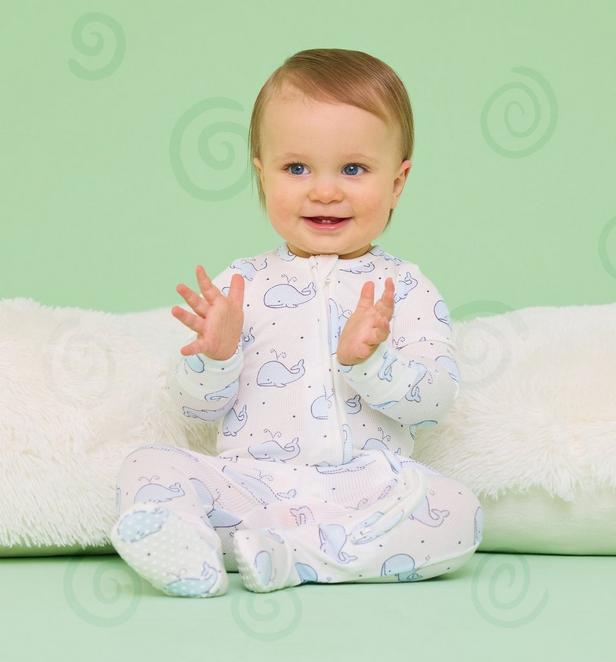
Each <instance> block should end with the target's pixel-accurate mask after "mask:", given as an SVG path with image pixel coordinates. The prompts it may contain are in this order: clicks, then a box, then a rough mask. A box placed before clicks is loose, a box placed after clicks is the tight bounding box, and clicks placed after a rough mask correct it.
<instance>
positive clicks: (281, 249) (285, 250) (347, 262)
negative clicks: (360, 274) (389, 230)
mask: <svg viewBox="0 0 616 662" xmlns="http://www.w3.org/2000/svg"><path fill="white" fill-rule="evenodd" d="M276 253H277V254H278V257H280V258H281V259H283V260H285V261H287V262H289V261H291V260H297V261H298V262H297V264H308V263H315V262H318V263H321V264H332V266H333V265H334V264H336V263H339V264H338V266H341V265H344V266H348V267H352V266H354V265H356V264H361V263H364V262H366V261H369V260H373V259H374V258H375V257H376V256H377V255H382V254H383V253H384V251H383V249H382V248H381V247H380V246H378V245H377V244H373V246H372V248H371V249H370V250H368V251H366V252H365V253H364V254H363V255H359V256H358V257H352V258H349V259H340V257H339V256H338V255H336V254H334V253H325V254H319V255H311V256H309V257H300V256H299V255H295V253H293V252H292V251H291V250H289V247H288V245H287V242H286V241H283V242H282V243H281V244H280V245H279V246H278V248H277V249H276Z"/></svg>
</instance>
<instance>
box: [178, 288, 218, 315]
mask: <svg viewBox="0 0 616 662" xmlns="http://www.w3.org/2000/svg"><path fill="white" fill-rule="evenodd" d="M175 291H176V292H177V293H178V294H179V295H180V296H182V297H183V298H184V300H185V301H186V303H187V304H188V305H189V306H190V307H191V308H192V309H193V310H194V311H195V312H196V313H198V314H199V315H201V317H205V314H206V313H207V310H208V308H209V307H210V306H209V304H208V302H207V301H206V300H205V299H204V298H203V297H200V296H199V295H198V294H197V293H196V292H193V290H191V289H190V287H186V285H184V284H183V283H180V284H179V285H178V286H177V287H176V288H175Z"/></svg>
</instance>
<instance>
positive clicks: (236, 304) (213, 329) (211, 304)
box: [171, 265, 244, 360]
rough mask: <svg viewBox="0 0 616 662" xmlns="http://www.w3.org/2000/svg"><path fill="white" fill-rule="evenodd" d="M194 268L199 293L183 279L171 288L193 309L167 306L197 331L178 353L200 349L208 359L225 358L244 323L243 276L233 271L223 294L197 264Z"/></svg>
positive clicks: (240, 332) (230, 352)
mask: <svg viewBox="0 0 616 662" xmlns="http://www.w3.org/2000/svg"><path fill="white" fill-rule="evenodd" d="M196 272H197V282H198V284H199V289H200V290H201V293H202V294H203V297H200V296H199V295H198V294H197V293H196V292H193V290H191V289H190V287H187V286H186V285H184V284H183V283H180V284H179V285H178V286H177V287H176V288H175V289H176V291H177V292H178V294H180V295H182V297H184V299H185V300H186V303H187V304H188V305H189V306H190V307H191V308H192V309H193V310H194V311H195V313H197V314H196V315H193V314H191V313H189V312H187V311H186V310H184V309H183V308H180V306H174V307H173V308H172V309H171V314H172V315H173V316H174V317H175V318H177V319H179V320H180V322H182V324H184V325H186V326H187V327H188V328H189V329H192V330H193V331H195V332H196V333H197V339H196V340H195V341H194V342H192V343H190V344H189V345H186V346H185V347H182V348H181V349H180V353H181V354H183V355H184V356H189V355H191V354H196V353H197V352H201V353H202V354H205V355H206V356H209V357H210V358H211V359H217V360H223V359H228V358H229V357H230V356H232V355H233V353H234V352H235V350H236V349H237V346H238V344H239V342H240V336H241V334H242V328H243V325H244V310H243V304H244V278H243V277H242V275H241V274H233V276H232V277H231V282H230V283H229V296H225V295H224V294H223V293H222V292H221V291H220V290H219V289H218V288H217V287H216V285H214V283H212V281H211V280H210V279H209V277H208V275H207V274H206V273H205V269H204V268H203V267H202V266H201V265H198V266H197V269H196Z"/></svg>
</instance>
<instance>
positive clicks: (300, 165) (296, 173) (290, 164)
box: [284, 163, 367, 175]
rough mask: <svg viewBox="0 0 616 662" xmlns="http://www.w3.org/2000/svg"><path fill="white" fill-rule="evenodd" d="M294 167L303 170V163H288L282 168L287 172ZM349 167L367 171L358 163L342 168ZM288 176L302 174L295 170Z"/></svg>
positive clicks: (348, 164)
mask: <svg viewBox="0 0 616 662" xmlns="http://www.w3.org/2000/svg"><path fill="white" fill-rule="evenodd" d="M295 166H299V167H300V168H303V167H304V164H303V163H289V164H287V165H286V166H285V167H284V169H285V170H288V169H289V168H292V167H295ZM349 166H351V167H353V168H361V169H362V170H367V168H366V167H365V166H363V165H360V164H359V163H347V165H345V166H344V167H345V168H348V167H349ZM289 174H293V175H301V174H303V173H301V172H297V170H296V171H294V172H291V173H289ZM347 174H350V173H347Z"/></svg>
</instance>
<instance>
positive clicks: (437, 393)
mask: <svg viewBox="0 0 616 662" xmlns="http://www.w3.org/2000/svg"><path fill="white" fill-rule="evenodd" d="M403 266H404V265H403ZM400 277H401V278H403V279H404V283H400V281H399V282H398V283H396V297H397V296H398V292H401V293H402V292H406V296H405V297H402V298H400V299H399V300H398V301H396V302H395V309H394V314H393V317H392V319H391V325H390V329H391V333H390V334H389V336H388V337H387V339H386V340H385V341H383V342H382V343H381V344H380V345H379V346H378V347H377V348H376V350H375V351H374V352H373V354H371V355H370V356H369V357H368V358H367V359H366V360H364V361H361V362H360V363H356V364H355V365H352V366H346V365H342V364H341V363H339V362H338V361H337V360H336V368H337V370H339V372H340V374H341V375H342V376H343V378H344V379H345V381H346V382H347V383H348V384H349V385H350V386H351V387H352V388H353V389H354V390H355V391H356V392H357V393H359V394H360V395H361V396H362V399H363V400H365V401H366V402H367V403H368V404H369V405H370V406H371V407H373V408H375V409H377V410H379V411H381V412H382V413H383V414H385V415H386V416H389V417H390V418H392V419H393V420H394V421H399V422H400V423H403V424H405V425H406V424H408V425H416V424H420V423H422V422H423V421H429V422H430V423H431V424H432V425H435V424H437V423H438V422H439V421H440V419H442V418H443V416H444V414H445V413H446V412H447V410H448V409H449V408H450V407H451V405H452V404H453V402H454V400H455V399H456V397H457V396H458V393H459V390H460V386H459V371H458V366H457V363H456V361H455V358H454V353H455V345H454V343H453V341H452V339H451V328H450V324H451V322H450V319H449V310H448V308H447V306H446V304H445V302H444V301H443V299H442V297H441V295H440V293H439V291H438V289H437V288H436V287H435V286H434V284H433V283H432V282H431V281H430V280H429V279H428V277H427V276H425V275H424V274H423V273H422V272H421V270H420V269H419V267H417V265H410V264H409V267H408V269H406V270H405V269H401V272H400ZM408 283H410V284H414V287H412V289H410V290H408V285H407V284H408ZM401 284H402V286H403V287H401ZM407 290H408V291H407ZM394 341H395V345H394Z"/></svg>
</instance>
